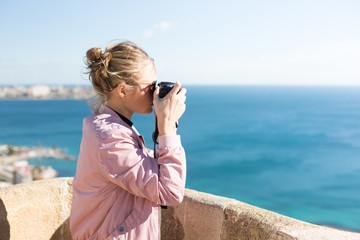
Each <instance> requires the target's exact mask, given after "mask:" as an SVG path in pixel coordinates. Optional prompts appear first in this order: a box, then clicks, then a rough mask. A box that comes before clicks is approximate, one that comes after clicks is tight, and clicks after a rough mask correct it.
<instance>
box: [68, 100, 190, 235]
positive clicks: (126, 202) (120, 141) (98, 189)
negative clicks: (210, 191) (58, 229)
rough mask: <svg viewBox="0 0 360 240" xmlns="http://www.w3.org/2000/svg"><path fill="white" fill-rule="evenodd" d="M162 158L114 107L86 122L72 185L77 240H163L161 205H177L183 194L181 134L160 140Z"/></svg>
mask: <svg viewBox="0 0 360 240" xmlns="http://www.w3.org/2000/svg"><path fill="white" fill-rule="evenodd" d="M158 155H159V157H158V159H154V158H153V152H152V151H151V150H149V149H147V148H146V147H145V145H144V143H143V142H142V140H141V137H139V134H138V132H137V131H136V129H135V128H133V127H130V126H129V125H127V124H126V123H125V122H124V121H123V120H122V119H121V118H120V117H119V116H118V115H117V114H116V113H115V112H114V111H113V110H111V109H110V108H108V107H106V106H103V111H102V112H101V113H100V114H98V115H96V114H93V115H91V116H89V117H87V118H85V119H84V121H83V136H82V140H81V146H80V154H79V157H78V163H77V169H76V175H75V177H74V181H73V199H72V207H71V215H70V230H71V234H72V237H73V239H74V240H76V239H101V240H104V239H105V240H108V239H113V240H115V239H118V240H120V239H146V240H147V239H160V205H167V206H171V205H177V204H179V203H181V201H182V199H183V196H184V188H185V178H186V159H185V152H184V149H183V148H182V146H181V142H180V136H160V137H159V146H158Z"/></svg>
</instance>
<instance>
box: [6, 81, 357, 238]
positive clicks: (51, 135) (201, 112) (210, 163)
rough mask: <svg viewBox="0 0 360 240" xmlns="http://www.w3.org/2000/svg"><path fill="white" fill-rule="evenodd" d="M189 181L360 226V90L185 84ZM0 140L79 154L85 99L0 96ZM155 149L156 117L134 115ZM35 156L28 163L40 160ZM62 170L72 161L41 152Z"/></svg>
mask: <svg viewBox="0 0 360 240" xmlns="http://www.w3.org/2000/svg"><path fill="white" fill-rule="evenodd" d="M187 90H188V93H187V101H186V104H187V105H186V106H187V109H186V112H185V114H184V116H183V117H182V118H181V119H180V122H179V130H178V132H179V134H181V138H182V143H183V146H184V148H185V150H186V154H187V161H188V169H187V170H188V175H187V183H186V187H187V188H191V189H195V190H198V191H203V192H208V193H212V194H216V195H221V196H225V197H230V198H235V199H237V200H240V201H243V202H246V203H249V204H252V205H255V206H258V207H261V208H265V209H268V210H271V211H274V212H277V213H280V214H284V215H287V216H290V217H293V218H297V219H300V220H304V221H308V222H311V223H316V224H321V225H328V226H334V227H339V228H343V229H348V230H352V231H358V232H360V87H270V86H268V87H265V86H261V87H260V86H259V87H255V86H254V87H252V86H187ZM0 109H1V115H0V116H1V117H0V144H6V143H7V144H13V145H30V146H35V145H36V144H38V143H40V144H41V145H42V146H49V147H51V146H54V145H56V146H57V147H59V148H62V149H65V150H66V151H67V153H68V154H70V155H74V156H77V155H78V152H79V145H80V140H81V129H82V119H83V118H84V117H86V116H88V115H89V114H91V110H90V108H89V107H88V106H87V103H86V102H85V101H80V100H46V101H45V100H44V101H21V100H15V101H8V100H6V101H0ZM132 121H133V122H134V125H135V127H136V128H137V129H138V130H139V132H140V133H141V134H142V135H144V136H145V141H146V144H147V146H148V147H149V148H152V147H153V144H152V141H151V134H152V131H153V124H154V119H153V115H152V114H150V115H134V116H133V118H132ZM37 161H38V160H37V159H32V160H31V163H32V164H36V163H37ZM42 164H44V165H45V164H47V165H51V166H52V167H53V168H55V169H56V170H57V171H58V172H59V176H60V177H67V176H74V174H75V171H76V162H74V161H73V162H71V161H67V160H61V159H60V160H59V159H42Z"/></svg>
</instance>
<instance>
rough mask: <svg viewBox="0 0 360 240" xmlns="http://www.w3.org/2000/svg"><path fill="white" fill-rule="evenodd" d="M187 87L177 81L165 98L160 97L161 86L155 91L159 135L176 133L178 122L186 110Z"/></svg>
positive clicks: (154, 99) (154, 101)
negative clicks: (182, 86)
mask: <svg viewBox="0 0 360 240" xmlns="http://www.w3.org/2000/svg"><path fill="white" fill-rule="evenodd" d="M185 94H186V89H185V88H181V84H180V83H179V82H176V83H175V85H174V88H173V89H172V90H171V91H170V92H169V93H168V94H167V95H166V96H165V97H163V98H160V97H159V86H156V88H155V91H154V98H153V103H154V108H155V116H156V117H157V122H158V129H159V135H176V123H177V122H178V120H179V119H180V117H181V116H182V115H183V113H184V112H185V108H186V105H185V100H186V96H185Z"/></svg>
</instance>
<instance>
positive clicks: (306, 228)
mask: <svg viewBox="0 0 360 240" xmlns="http://www.w3.org/2000/svg"><path fill="white" fill-rule="evenodd" d="M71 193H72V178H55V179H50V180H41V181H35V182H30V183H24V184H18V185H14V186H10V187H6V188H2V189H0V239H4V240H8V239H11V240H13V239H14V240H16V239H39V240H42V239H51V240H54V239H63V240H70V239H71V234H70V231H69V214H70V208H71ZM161 232H162V239H163V240H164V239H165V240H168V239H169V240H170V239H171V240H177V239H194V240H202V239H205V240H212V239H224V240H225V239H240V240H242V239H243V240H251V239H256V240H262V239H264V240H265V239H266V240H272V239H279V240H280V239H283V240H288V239H289V240H290V239H299V240H312V239H314V240H315V239H316V240H319V239H320V240H321V239H324V240H325V239H326V240H332V239H334V240H335V239H336V240H338V239H339V240H360V233H353V232H347V231H341V230H337V229H333V228H328V227H322V226H317V225H314V224H310V223H306V222H302V221H299V220H296V219H293V218H289V217H286V216H283V215H280V214H277V213H274V212H271V211H267V210H264V209H261V208H257V207H254V206H251V205H248V204H245V203H242V202H240V201H237V200H234V199H229V198H224V197H220V196H215V195H211V194H207V193H202V192H197V191H194V190H190V189H187V190H186V192H185V197H184V201H183V202H182V203H181V204H180V205H179V206H176V207H168V209H164V210H162V226H161Z"/></svg>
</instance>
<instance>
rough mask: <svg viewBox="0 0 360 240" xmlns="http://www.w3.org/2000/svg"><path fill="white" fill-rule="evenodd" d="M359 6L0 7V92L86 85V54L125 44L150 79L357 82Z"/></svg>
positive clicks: (241, 1)
mask: <svg viewBox="0 0 360 240" xmlns="http://www.w3.org/2000/svg"><path fill="white" fill-rule="evenodd" d="M359 13H360V1H358V0H338V1H332V0H301V1H300V0H298V1H296V0H293V1H289V0H272V1H268V0H262V1H259V0H253V1H245V0H231V1H226V0H223V1H211V0H207V1H202V0H199V1H194V0H192V1H187V0H184V1H170V0H168V1H157V0H153V1H140V0H139V1H136V0H134V1H121V0H117V1H94V0H87V1H84V0H78V1H66V0H65V1H37V0H33V1H25V0H23V1H20V0H19V1H17V0H14V1H5V0H0V29H1V33H0V85H33V84H50V85H60V84H66V85H69V84H70V85H88V84H90V83H89V80H88V76H87V75H86V74H84V72H85V71H86V69H85V64H84V59H85V54H86V51H87V50H88V49H90V48H92V47H101V48H102V49H103V50H104V49H105V47H106V46H107V45H109V44H111V43H114V42H119V41H126V40H128V41H132V42H134V43H136V44H137V45H139V46H140V47H141V48H143V49H144V50H145V51H146V52H147V53H148V54H149V55H150V56H151V57H152V58H153V59H155V64H156V69H157V73H158V81H180V82H182V83H184V84H188V85H190V84H195V85H202V84H210V85H218V84H221V85H351V86H352V85H358V86H359V85H360V14H359Z"/></svg>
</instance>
